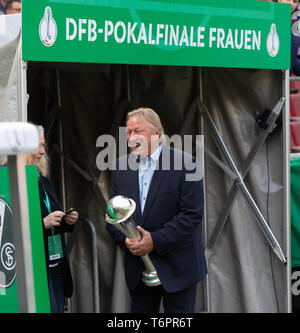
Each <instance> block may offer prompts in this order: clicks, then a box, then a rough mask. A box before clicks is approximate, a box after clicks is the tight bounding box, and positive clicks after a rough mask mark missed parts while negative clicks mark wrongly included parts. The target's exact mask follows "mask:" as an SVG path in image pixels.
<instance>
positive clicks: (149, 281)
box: [142, 271, 161, 287]
mask: <svg viewBox="0 0 300 333" xmlns="http://www.w3.org/2000/svg"><path fill="white" fill-rule="evenodd" d="M142 280H143V282H144V283H145V285H146V286H148V287H155V286H159V285H161V282H160V280H159V278H158V275H157V273H156V271H153V272H147V271H144V272H143V277H142Z"/></svg>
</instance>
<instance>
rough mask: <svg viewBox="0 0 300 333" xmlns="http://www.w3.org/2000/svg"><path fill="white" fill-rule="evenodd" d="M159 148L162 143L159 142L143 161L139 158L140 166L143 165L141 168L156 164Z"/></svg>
mask: <svg viewBox="0 0 300 333" xmlns="http://www.w3.org/2000/svg"><path fill="white" fill-rule="evenodd" d="M161 149H162V145H161V144H160V145H159V146H158V147H157V148H156V149H155V151H154V152H153V153H152V154H151V155H150V156H149V157H148V158H147V160H146V161H145V163H144V162H143V161H142V160H140V162H141V163H140V166H143V168H145V167H150V166H151V165H152V164H154V165H156V164H157V162H158V160H159V156H160V153H161Z"/></svg>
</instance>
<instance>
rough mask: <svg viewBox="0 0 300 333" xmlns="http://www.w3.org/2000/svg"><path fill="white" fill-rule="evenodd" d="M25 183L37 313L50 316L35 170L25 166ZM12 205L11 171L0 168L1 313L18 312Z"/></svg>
mask: <svg viewBox="0 0 300 333" xmlns="http://www.w3.org/2000/svg"><path fill="white" fill-rule="evenodd" d="M26 181H27V189H28V190H27V192H28V208H29V223H30V236H31V248H32V263H33V274H34V292H35V302H36V311H37V312H39V313H49V312H50V303H49V292H48V283H47V273H46V263H45V254H44V241H43V230H42V222H41V208H40V200H39V189H38V183H37V172H36V167H35V166H26ZM10 204H11V202H10V186H9V177H8V168H6V167H0V313H17V312H19V305H18V289H17V288H18V287H17V263H16V259H15V244H14V240H13V234H12V225H11V223H12V214H13V212H12V211H11V208H10Z"/></svg>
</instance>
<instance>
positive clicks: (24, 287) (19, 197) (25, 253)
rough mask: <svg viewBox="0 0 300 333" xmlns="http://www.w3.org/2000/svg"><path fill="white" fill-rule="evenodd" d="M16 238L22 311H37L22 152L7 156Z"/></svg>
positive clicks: (19, 296) (13, 225)
mask: <svg viewBox="0 0 300 333" xmlns="http://www.w3.org/2000/svg"><path fill="white" fill-rule="evenodd" d="M8 167H9V183H10V189H11V207H12V211H13V215H12V229H13V238H14V244H15V249H16V263H17V289H18V301H19V311H20V312H21V313H28V312H30V313H34V312H36V304H35V290H34V280H33V263H32V249H31V238H30V227H29V211H28V197H27V184H26V175H25V165H24V156H23V155H13V156H9V157H8Z"/></svg>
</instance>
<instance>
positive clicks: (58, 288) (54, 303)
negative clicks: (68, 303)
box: [48, 263, 64, 313]
mask: <svg viewBox="0 0 300 333" xmlns="http://www.w3.org/2000/svg"><path fill="white" fill-rule="evenodd" d="M48 283H49V296H50V307H51V313H63V312H64V278H63V264H62V263H58V265H57V266H54V267H49V278H48Z"/></svg>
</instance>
